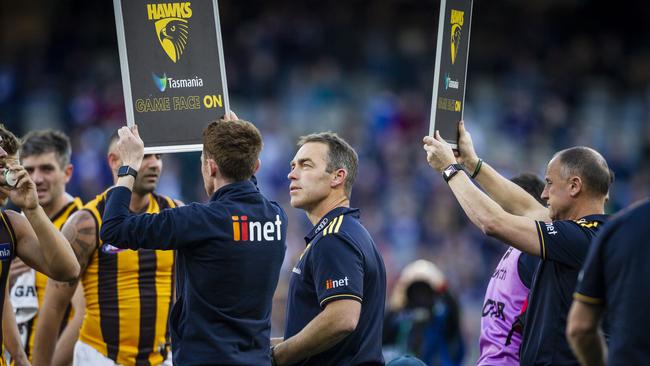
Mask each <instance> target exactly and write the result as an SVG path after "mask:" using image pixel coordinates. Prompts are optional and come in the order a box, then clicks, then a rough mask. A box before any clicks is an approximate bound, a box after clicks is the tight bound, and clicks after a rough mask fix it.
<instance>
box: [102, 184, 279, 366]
mask: <svg viewBox="0 0 650 366" xmlns="http://www.w3.org/2000/svg"><path fill="white" fill-rule="evenodd" d="M130 198H131V192H130V191H129V190H128V189H126V188H123V187H117V188H114V189H112V190H111V191H110V192H109V193H108V198H107V203H106V210H105V212H104V225H103V226H102V229H101V238H102V240H104V241H107V242H110V243H111V244H112V245H114V246H116V247H121V248H131V249H136V248H148V249H162V250H171V249H174V250H176V251H177V252H176V271H177V272H176V273H177V280H176V292H177V295H176V303H175V304H174V306H173V308H172V310H171V315H170V328H171V338H172V352H173V361H174V364H176V365H183V366H185V365H213V364H220V365H269V364H271V356H270V351H269V347H270V339H269V337H270V329H271V322H270V316H271V305H272V299H273V293H274V292H275V288H276V285H277V283H278V278H279V274H280V268H281V266H282V261H283V260H284V253H285V249H286V245H285V239H286V229H287V216H286V214H285V212H284V210H282V208H281V207H280V206H279V205H278V204H277V203H275V202H271V201H269V200H268V199H266V197H264V196H263V195H262V194H261V193H260V192H259V190H258V189H257V187H256V186H255V184H254V183H253V182H251V181H240V182H236V183H232V184H228V185H226V186H224V187H222V188H220V189H219V190H217V192H215V193H214V195H213V196H212V197H211V198H210V201H209V202H208V203H205V204H200V203H192V204H189V205H187V206H183V207H179V208H176V209H167V210H163V211H162V212H160V213H159V214H157V215H146V214H143V215H131V214H129V210H128V207H129V202H130Z"/></svg>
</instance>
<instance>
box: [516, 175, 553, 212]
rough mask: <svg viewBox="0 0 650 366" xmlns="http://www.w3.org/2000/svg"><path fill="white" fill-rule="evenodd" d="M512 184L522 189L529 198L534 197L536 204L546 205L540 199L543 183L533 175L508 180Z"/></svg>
mask: <svg viewBox="0 0 650 366" xmlns="http://www.w3.org/2000/svg"><path fill="white" fill-rule="evenodd" d="M510 180H511V181H512V182H513V183H514V184H516V185H518V186H519V187H521V188H523V189H524V191H526V192H528V194H530V195H531V196H533V197H535V199H536V200H537V202H539V203H541V204H542V205H546V202H544V200H543V199H542V192H543V191H544V181H542V180H541V179H540V178H539V177H538V176H537V175H535V174H533V173H523V174H519V175H518V176H516V177H514V178H512V179H510Z"/></svg>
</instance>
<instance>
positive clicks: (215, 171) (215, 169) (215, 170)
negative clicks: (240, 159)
mask: <svg viewBox="0 0 650 366" xmlns="http://www.w3.org/2000/svg"><path fill="white" fill-rule="evenodd" d="M207 163H208V169H209V171H210V177H212V178H216V177H217V176H218V175H220V173H221V172H220V171H219V165H217V162H216V161H214V160H213V159H208V161H207Z"/></svg>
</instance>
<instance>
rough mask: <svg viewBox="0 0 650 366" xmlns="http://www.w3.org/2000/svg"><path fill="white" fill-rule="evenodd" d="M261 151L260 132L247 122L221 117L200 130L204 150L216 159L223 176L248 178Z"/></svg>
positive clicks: (237, 179) (207, 154)
mask: <svg viewBox="0 0 650 366" xmlns="http://www.w3.org/2000/svg"><path fill="white" fill-rule="evenodd" d="M261 151H262V134H261V133H260V131H259V130H258V129H257V127H255V125H253V124H252V123H250V122H247V121H241V120H238V121H225V120H223V119H221V120H218V121H214V122H211V123H210V124H209V125H208V126H207V127H206V128H205V129H204V130H203V153H204V154H205V156H206V157H208V158H210V159H213V160H214V161H215V162H216V163H217V165H218V166H219V170H220V171H221V174H222V175H223V176H224V178H226V179H232V180H234V181H236V182H238V181H242V180H246V179H250V177H251V176H252V175H253V174H255V169H256V166H257V161H258V159H259V157H260V152H261Z"/></svg>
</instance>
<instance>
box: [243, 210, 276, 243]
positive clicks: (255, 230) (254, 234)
mask: <svg viewBox="0 0 650 366" xmlns="http://www.w3.org/2000/svg"><path fill="white" fill-rule="evenodd" d="M281 226H282V221H281V220H280V215H275V221H266V222H260V221H248V216H232V233H233V240H234V241H262V240H265V241H273V240H281V239H282V238H281V236H282V230H281Z"/></svg>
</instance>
